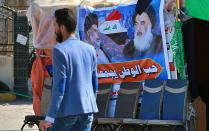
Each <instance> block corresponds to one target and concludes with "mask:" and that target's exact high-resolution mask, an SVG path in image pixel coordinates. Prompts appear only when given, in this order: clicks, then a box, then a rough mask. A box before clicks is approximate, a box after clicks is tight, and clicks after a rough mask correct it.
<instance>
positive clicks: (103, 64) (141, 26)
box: [78, 0, 170, 83]
mask: <svg viewBox="0 0 209 131" xmlns="http://www.w3.org/2000/svg"><path fill="white" fill-rule="evenodd" d="M135 7H136V3H131V4H123V5H118V6H113V7H104V8H97V9H95V8H93V7H88V6H81V7H79V9H78V22H79V25H78V32H79V35H80V39H81V40H83V41H85V42H87V43H90V44H91V45H92V46H94V47H95V49H96V52H97V60H98V77H99V83H121V82H133V81H143V80H146V79H169V78H170V74H169V69H168V60H167V52H166V44H165V35H164V26H161V25H163V23H161V19H162V21H163V18H161V16H160V15H159V14H163V13H159V12H160V11H163V2H161V1H160V0H152V2H151V3H150V5H149V6H148V7H147V8H146V9H144V10H143V8H144V7H142V9H141V10H140V8H141V7H140V5H139V10H140V11H141V12H140V11H139V12H138V13H136V11H135ZM162 28H163V29H162Z"/></svg>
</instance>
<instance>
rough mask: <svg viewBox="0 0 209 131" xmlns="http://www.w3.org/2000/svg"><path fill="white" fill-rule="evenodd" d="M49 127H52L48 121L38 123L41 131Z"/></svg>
mask: <svg viewBox="0 0 209 131" xmlns="http://www.w3.org/2000/svg"><path fill="white" fill-rule="evenodd" d="M49 127H52V123H50V122H48V121H40V123H39V128H40V129H41V131H46V130H47V128H49Z"/></svg>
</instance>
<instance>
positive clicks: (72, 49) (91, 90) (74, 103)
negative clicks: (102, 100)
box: [40, 8, 98, 131]
mask: <svg viewBox="0 0 209 131" xmlns="http://www.w3.org/2000/svg"><path fill="white" fill-rule="evenodd" d="M55 18H56V22H55V33H56V35H57V42H59V43H58V44H57V45H56V46H55V48H54V49H53V85H52V100H51V104H50V107H49V111H48V113H47V116H46V118H45V120H44V121H41V122H40V129H41V130H42V131H45V130H46V129H47V128H49V127H50V130H52V131H90V129H91V125H92V121H93V114H94V113H96V112H98V109H97V105H96V92H97V87H98V81H97V62H96V59H97V58H96V52H95V49H94V47H93V46H91V45H90V44H88V43H84V42H81V41H80V40H78V39H77V38H76V37H75V35H74V32H75V29H76V24H77V23H76V19H75V17H74V15H73V12H72V11H71V10H69V9H67V8H64V9H59V10H56V11H55Z"/></svg>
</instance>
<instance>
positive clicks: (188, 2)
mask: <svg viewBox="0 0 209 131" xmlns="http://www.w3.org/2000/svg"><path fill="white" fill-rule="evenodd" d="M185 7H186V11H187V13H188V15H189V16H191V17H194V18H199V19H202V20H207V21H209V0H185Z"/></svg>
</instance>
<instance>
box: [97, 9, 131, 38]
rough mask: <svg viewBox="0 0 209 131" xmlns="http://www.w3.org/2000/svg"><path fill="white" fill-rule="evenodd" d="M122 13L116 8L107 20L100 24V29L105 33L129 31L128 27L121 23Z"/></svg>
mask: <svg viewBox="0 0 209 131" xmlns="http://www.w3.org/2000/svg"><path fill="white" fill-rule="evenodd" d="M120 19H121V13H120V12H119V11H118V10H114V11H113V12H112V13H110V14H109V15H108V16H107V18H106V19H105V20H106V21H105V22H103V23H102V24H100V26H99V31H100V32H101V33H103V34H114V33H121V32H127V29H126V28H124V27H123V26H121V24H120Z"/></svg>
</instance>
